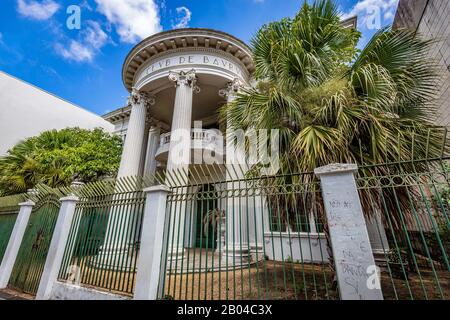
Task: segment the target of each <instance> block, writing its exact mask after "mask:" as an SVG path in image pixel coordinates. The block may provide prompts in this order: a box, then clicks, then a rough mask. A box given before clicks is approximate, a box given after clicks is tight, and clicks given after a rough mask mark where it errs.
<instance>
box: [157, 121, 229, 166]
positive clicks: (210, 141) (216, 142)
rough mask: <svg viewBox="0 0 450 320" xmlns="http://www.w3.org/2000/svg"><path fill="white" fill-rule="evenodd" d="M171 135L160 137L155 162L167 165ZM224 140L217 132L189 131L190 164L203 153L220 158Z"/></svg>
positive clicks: (222, 153) (222, 152) (166, 134)
mask: <svg viewBox="0 0 450 320" xmlns="http://www.w3.org/2000/svg"><path fill="white" fill-rule="evenodd" d="M170 137H171V133H170V132H168V133H164V134H162V135H161V138H160V143H159V148H158V150H157V151H156V156H155V158H156V160H157V161H159V162H161V163H167V159H168V157H169V148H170ZM224 149H225V147H224V138H223V135H222V134H221V133H220V131H218V130H204V129H192V131H191V162H192V163H193V162H194V159H202V155H203V154H204V152H205V151H206V152H209V153H210V154H212V155H217V156H220V157H222V156H223V155H224V152H225V150H224Z"/></svg>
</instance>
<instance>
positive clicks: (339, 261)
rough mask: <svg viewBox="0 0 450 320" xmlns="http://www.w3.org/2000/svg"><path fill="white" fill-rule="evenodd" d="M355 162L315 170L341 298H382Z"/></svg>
mask: <svg viewBox="0 0 450 320" xmlns="http://www.w3.org/2000/svg"><path fill="white" fill-rule="evenodd" d="M357 171H358V166H357V165H354V164H333V165H328V166H325V167H321V168H317V169H316V170H314V172H315V174H316V175H317V176H319V178H320V182H321V187H322V196H323V202H324V206H325V213H326V216H327V223H328V228H329V232H330V238H331V247H332V249H333V256H334V261H335V267H336V273H337V279H338V282H339V291H340V297H341V299H342V300H382V299H383V294H382V292H381V287H380V278H379V270H378V269H377V267H376V265H375V259H374V257H373V252H372V247H371V245H370V240H369V235H368V232H367V228H366V221H365V219H364V214H363V210H362V207H361V202H360V199H359V194H358V190H357V187H356V181H355V177H354V174H355V172H357Z"/></svg>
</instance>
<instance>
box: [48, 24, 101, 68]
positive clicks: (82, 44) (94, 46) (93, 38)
mask: <svg viewBox="0 0 450 320" xmlns="http://www.w3.org/2000/svg"><path fill="white" fill-rule="evenodd" d="M86 25H87V27H86V28H85V29H84V30H83V31H82V32H81V33H80V37H79V39H78V40H74V39H72V40H70V41H69V42H68V44H67V45H63V44H62V43H60V42H58V43H56V45H55V50H56V53H58V54H59V55H60V56H62V57H63V58H65V59H67V60H72V61H76V62H91V61H93V60H94V58H95V56H96V55H97V53H99V52H100V50H101V48H103V47H104V46H105V45H106V43H107V42H108V40H109V39H108V35H107V34H106V33H105V32H104V31H103V29H102V28H101V26H100V24H99V23H98V22H96V21H91V20H88V21H87V22H86Z"/></svg>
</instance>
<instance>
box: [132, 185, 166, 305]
mask: <svg viewBox="0 0 450 320" xmlns="http://www.w3.org/2000/svg"><path fill="white" fill-rule="evenodd" d="M169 191H170V189H169V188H168V187H166V186H155V187H150V188H147V189H144V192H145V193H146V200H145V209H144V218H143V221H142V233H141V246H140V249H139V256H138V260H137V274H136V288H135V290H134V299H135V300H156V299H157V298H158V286H159V285H160V284H161V285H162V281H164V273H165V272H164V270H161V261H162V259H165V257H164V256H163V249H164V248H163V244H164V241H163V238H164V232H165V229H166V223H167V222H166V200H167V194H168V193H169Z"/></svg>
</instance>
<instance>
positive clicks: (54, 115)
mask: <svg viewBox="0 0 450 320" xmlns="http://www.w3.org/2000/svg"><path fill="white" fill-rule="evenodd" d="M67 127H80V128H84V129H93V128H96V127H101V128H104V129H105V130H106V131H108V132H113V131H114V126H113V125H112V124H110V123H109V122H107V121H105V120H104V119H103V118H101V117H100V116H98V115H96V114H94V113H91V112H89V111H87V110H85V109H82V108H80V107H78V106H76V105H74V104H72V103H70V102H67V101H64V100H62V99H61V98H58V97H56V96H54V95H52V94H50V93H47V92H45V91H43V90H41V89H39V88H37V87H34V86H32V85H30V84H28V83H25V82H23V81H21V80H19V79H16V78H14V77H12V76H10V75H8V74H6V73H3V72H1V71H0V155H3V154H5V153H6V152H7V150H8V149H9V148H11V147H12V146H14V145H15V144H16V143H17V142H19V141H20V140H22V139H25V138H28V137H31V136H35V135H37V134H39V133H41V132H43V131H46V130H51V129H63V128H67Z"/></svg>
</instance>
